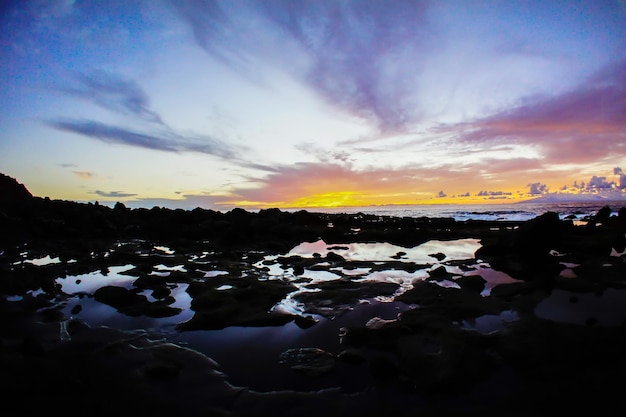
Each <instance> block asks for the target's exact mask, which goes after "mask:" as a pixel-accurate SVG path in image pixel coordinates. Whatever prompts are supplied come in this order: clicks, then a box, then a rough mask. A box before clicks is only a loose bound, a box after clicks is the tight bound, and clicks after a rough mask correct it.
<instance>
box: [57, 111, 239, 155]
mask: <svg viewBox="0 0 626 417" xmlns="http://www.w3.org/2000/svg"><path fill="white" fill-rule="evenodd" d="M47 124H48V125H49V126H51V127H53V128H55V129H57V130H61V131H65V132H72V133H76V134H79V135H82V136H86V137H89V138H93V139H98V140H101V141H103V142H107V143H119V144H124V145H130V146H137V147H141V148H147V149H154V150H160V151H168V152H199V153H204V154H209V155H215V156H218V157H221V158H234V157H235V152H234V150H233V149H231V147H230V146H228V145H226V144H224V143H222V142H220V141H219V140H216V139H213V138H210V137H195V138H193V137H192V138H189V137H183V136H181V135H178V134H176V133H174V132H171V131H169V130H167V131H165V132H163V133H162V134H160V135H153V134H146V133H139V132H134V131H132V130H128V129H124V128H121V127H117V126H112V125H108V124H105V123H100V122H96V121H91V120H53V121H49V122H47Z"/></svg>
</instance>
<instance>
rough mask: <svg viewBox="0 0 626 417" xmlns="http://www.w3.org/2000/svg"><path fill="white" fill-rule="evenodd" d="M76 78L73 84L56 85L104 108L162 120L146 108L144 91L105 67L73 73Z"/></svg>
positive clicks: (153, 119)
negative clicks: (98, 69) (89, 71)
mask: <svg viewBox="0 0 626 417" xmlns="http://www.w3.org/2000/svg"><path fill="white" fill-rule="evenodd" d="M76 81H77V82H78V85H77V86H72V87H60V88H59V89H60V90H61V91H62V92H64V93H66V94H70V95H72V96H75V97H78V98H81V99H83V100H87V101H90V102H92V103H94V104H96V105H98V106H100V107H103V108H106V109H108V110H112V111H115V112H117V113H122V114H130V115H133V116H135V117H139V118H141V119H143V120H145V121H148V122H154V123H158V124H163V121H162V120H161V117H160V116H159V115H158V114H157V113H155V112H154V111H152V110H151V109H150V103H149V99H148V96H147V94H146V93H145V92H144V90H143V89H142V88H141V87H140V86H139V84H137V82H135V81H133V80H129V79H124V78H122V77H121V76H119V75H116V74H112V73H109V72H105V71H96V72H93V73H91V74H82V73H81V74H77V75H76Z"/></svg>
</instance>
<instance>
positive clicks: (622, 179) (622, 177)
mask: <svg viewBox="0 0 626 417" xmlns="http://www.w3.org/2000/svg"><path fill="white" fill-rule="evenodd" d="M613 175H618V176H619V185H618V188H619V189H620V190H624V189H626V173H624V171H622V169H621V168H619V167H617V168H614V169H613Z"/></svg>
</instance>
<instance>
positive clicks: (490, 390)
mask: <svg viewBox="0 0 626 417" xmlns="http://www.w3.org/2000/svg"><path fill="white" fill-rule="evenodd" d="M0 189H1V191H2V192H1V193H0V196H2V197H0V230H2V231H3V232H2V234H1V235H0V272H1V274H2V279H1V280H0V312H1V313H0V321H1V322H2V329H3V333H2V336H1V337H0V342H1V343H0V352H1V358H2V362H1V364H0V365H1V366H2V369H3V372H2V376H1V379H2V384H1V386H0V389H1V390H2V392H3V394H4V396H5V398H7V399H14V400H13V405H14V406H16V407H17V409H19V410H20V412H21V413H22V414H24V413H25V414H31V413H39V412H50V411H51V410H56V409H58V410H59V412H62V413H64V414H66V415H67V414H69V415H78V414H81V415H83V414H85V413H88V414H90V415H103V416H104V415H107V416H108V415H111V414H112V413H115V414H117V415H173V414H177V415H183V416H207V415H216V416H248V415H250V416H252V415H254V416H259V415H272V416H283V415H284V416H287V415H290V416H291V415H294V414H296V415H300V416H314V415H326V416H328V415H363V416H369V415H379V414H381V413H389V412H401V413H403V414H405V415H406V414H407V413H408V414H409V415H435V413H436V414H437V415H440V414H441V413H442V412H445V413H447V415H496V413H497V414H498V415H501V414H505V415H520V416H521V415H530V414H536V413H537V412H541V411H542V410H547V409H551V410H552V409H558V410H559V411H561V412H572V411H581V410H583V409H590V410H595V411H615V410H621V409H623V408H624V406H623V404H622V401H621V395H622V387H623V384H622V383H621V380H622V379H623V377H624V375H626V355H624V352H626V320H625V318H626V314H625V312H624V311H615V316H616V320H614V322H617V324H610V325H606V324H604V323H603V322H602V321H601V320H599V318H598V317H596V316H594V312H593V311H588V312H587V311H583V310H584V309H585V308H586V307H585V304H584V302H583V301H584V300H586V298H587V297H591V298H596V299H597V300H598V301H599V302H600V303H602V302H604V300H605V299H604V298H603V297H605V296H606V295H607V294H612V295H613V296H615V297H618V298H619V297H626V255H625V254H624V250H625V245H626V207H623V208H622V209H620V210H619V211H618V212H611V210H610V209H609V208H608V207H607V208H606V209H603V210H601V211H600V212H598V213H597V214H596V215H595V216H593V217H591V218H589V219H588V221H587V223H586V224H585V225H575V224H574V223H573V222H572V221H571V220H567V219H565V220H560V219H559V217H558V215H557V214H556V213H551V212H548V213H545V214H544V215H541V216H539V217H537V218H535V219H533V220H529V221H526V222H502V221H493V222H489V221H463V222H460V221H454V220H453V219H448V218H395V217H385V216H375V215H366V214H362V213H357V214H324V213H313V212H307V211H304V210H303V211H299V212H295V213H289V212H283V211H281V210H278V209H270V210H261V211H259V212H248V211H245V210H242V209H234V210H231V211H229V212H226V213H221V212H216V211H212V210H203V209H195V210H191V211H184V210H169V209H164V208H153V209H150V210H147V209H132V210H131V209H128V208H126V207H124V205H123V204H117V205H116V206H115V207H114V208H109V207H106V206H102V205H98V204H80V203H74V202H67V201H58V200H50V199H46V198H39V197H34V196H32V195H31V194H30V192H28V190H26V189H25V188H24V187H23V186H22V185H21V184H19V183H17V182H16V181H15V180H13V179H11V178H9V177H6V176H2V177H1V178H0ZM458 239H476V240H477V241H479V242H480V248H479V249H478V250H477V251H476V252H475V254H474V256H473V257H472V258H471V259H464V260H452V259H451V258H450V257H449V254H446V253H445V251H443V252H442V253H432V254H429V256H431V257H432V262H428V263H427V264H421V263H416V262H412V261H411V260H408V259H406V256H405V255H406V253H403V252H400V251H399V252H398V253H396V254H395V255H394V256H391V257H389V259H386V260H384V261H380V260H376V261H373V260H354V259H350V258H348V257H347V256H345V250H344V249H342V248H345V247H346V246H345V245H350V244H354V243H357V242H363V243H372V242H385V243H387V244H391V245H397V246H399V247H402V248H413V247H416V246H418V245H420V244H423V243H426V242H429V241H432V240H438V241H444V242H445V241H455V240H458ZM319 240H321V241H323V242H332V245H333V246H329V247H328V248H327V249H328V250H327V251H326V252H325V254H324V255H322V254H320V253H317V254H314V255H315V256H302V255H295V254H289V251H290V250H291V249H292V248H294V247H295V246H296V245H299V244H301V243H302V242H314V241H319ZM163 248H168V249H169V250H170V252H167V251H165V250H164V249H163ZM342 253H343V254H344V255H342ZM44 257H49V258H50V259H58V262H54V263H50V264H47V265H44V266H40V265H36V264H35V263H33V262H32V261H31V260H32V259H41V258H44ZM479 263H482V264H484V265H488V266H489V267H490V268H492V270H494V271H498V272H499V273H503V274H507V275H508V276H510V277H512V278H513V279H514V280H515V282H511V283H506V284H500V285H495V286H493V288H490V291H489V294H488V295H485V292H484V290H485V288H486V285H487V284H488V279H487V277H486V276H484V275H486V274H485V273H484V271H486V269H481V268H478V267H477V264H479ZM120 265H133V268H132V269H131V270H128V271H126V272H125V274H126V275H127V276H129V277H131V278H132V288H123V287H119V286H103V287H101V288H99V289H97V290H96V291H94V292H93V294H84V295H83V296H84V297H85V298H93V299H94V300H96V301H98V302H100V303H102V304H105V305H108V306H110V307H113V308H115V309H116V310H117V311H118V312H119V313H120V314H123V315H127V316H131V317H150V318H154V319H160V318H165V317H171V316H175V315H176V314H179V313H180V311H179V310H180V309H179V308H177V307H175V304H174V299H173V296H172V291H173V288H175V287H176V286H180V285H185V288H186V290H185V291H186V293H187V294H188V295H189V296H190V297H191V310H193V312H194V314H193V317H192V318H190V319H189V320H186V321H184V322H182V323H178V324H177V326H176V331H177V332H179V333H185V332H191V331H204V330H219V329H225V328H229V327H232V326H243V327H254V328H259V327H280V326H285V325H287V324H289V325H294V324H295V325H296V326H298V328H300V329H302V331H303V332H309V331H311V330H308V329H315V328H316V326H319V325H320V324H319V323H318V321H319V320H320V319H324V318H326V319H329V320H330V319H334V318H335V316H338V315H340V314H341V313H342V311H343V310H342V308H345V309H347V310H349V309H352V308H354V306H355V305H358V304H359V303H360V302H363V301H364V300H374V299H376V297H386V298H393V302H394V303H398V305H404V306H406V308H403V309H402V311H401V312H399V313H398V314H397V317H394V318H381V317H373V318H372V319H370V320H368V321H367V323H365V324H363V325H348V326H346V327H342V328H341V331H340V334H337V335H336V337H337V338H338V344H339V346H340V348H339V349H338V350H337V351H334V352H333V351H328V350H324V349H320V348H319V347H317V346H308V347H302V346H298V347H294V349H290V350H288V351H285V352H284V355H283V356H281V358H280V359H282V361H283V362H284V363H286V365H288V366H290V367H291V369H292V370H293V372H297V373H299V374H302V375H304V376H303V377H305V378H311V379H315V378H320V376H321V375H323V376H324V378H326V380H325V381H327V384H326V386H325V387H323V388H321V389H315V390H309V391H297V390H289V389H281V390H271V391H264V390H260V389H251V388H250V387H246V386H236V385H234V384H232V383H231V382H230V381H229V375H228V374H227V373H224V372H223V370H222V369H221V367H220V364H219V363H217V362H216V361H215V360H214V359H212V358H210V357H208V356H206V355H204V354H201V353H199V352H198V351H195V350H193V349H190V348H187V347H185V346H184V345H181V344H177V343H173V342H171V341H168V340H167V339H166V338H162V337H160V336H159V335H155V334H153V333H151V332H150V331H149V330H147V329H139V330H135V331H122V330H118V329H114V328H111V327H92V326H90V325H88V324H87V323H85V321H84V320H81V311H80V306H78V305H77V306H75V307H74V309H73V310H72V314H71V315H69V316H68V314H67V308H66V307H67V300H68V299H70V297H69V296H68V294H65V293H64V292H63V291H62V290H61V288H60V285H59V284H58V281H57V280H58V279H59V277H69V276H79V275H81V274H88V273H93V272H97V271H101V272H102V273H103V274H105V275H106V273H108V271H110V269H111V268H113V267H116V266H120ZM158 265H167V266H172V267H174V266H179V265H182V266H184V268H183V269H182V270H172V271H169V273H168V274H167V275H159V274H155V271H156V270H157V267H158ZM272 268H278V269H279V270H281V271H285V273H288V274H289V276H290V279H268V276H269V274H270V272H269V271H270V270H271V269H272ZM207 269H211V270H220V271H224V274H223V275H219V276H212V277H211V279H207V278H206V277H207ZM361 270H367V271H368V274H373V273H378V274H383V275H384V274H389V271H393V272H394V273H398V274H400V273H403V274H413V273H416V272H420V271H422V273H423V274H424V277H423V278H420V279H416V280H414V281H413V282H412V283H411V285H410V286H408V287H406V288H403V291H398V290H399V289H400V287H401V284H399V283H398V282H396V281H393V280H388V281H372V280H364V279H362V278H359V275H358V274H357V272H358V271H361ZM312 272H319V273H328V272H334V273H337V274H339V279H336V280H329V281H323V282H316V281H314V280H312V279H311V278H309V277H308V275H309V273H312ZM468 272H469V273H468ZM481 274H482V275H481ZM224 288H226V289H227V290H224ZM302 288H306V291H296V290H297V289H302ZM147 290H149V291H151V294H152V296H151V298H150V299H148V298H147V297H146V296H145V295H143V294H144V292H145V291H147ZM290 294H291V295H293V298H294V300H295V301H296V302H297V303H299V305H302V306H304V308H303V310H301V311H297V312H293V311H285V310H280V309H274V308H273V307H274V306H276V303H277V302H279V301H280V300H284V299H285V297H286V296H289V295H290ZM555 294H559V295H561V296H564V297H565V300H566V306H565V307H563V306H559V308H566V309H568V310H571V311H576V313H577V314H578V315H580V316H582V317H583V318H584V319H583V321H582V323H571V322H563V321H558V320H551V319H547V318H545V317H542V316H541V314H539V313H538V311H539V307H540V306H544V305H545V304H546V303H549V302H551V300H553V297H554V296H555ZM624 299H626V298H624ZM505 314H512V315H514V316H515V317H514V319H512V320H510V321H505V322H503V323H502V324H501V326H500V327H498V328H497V329H496V330H493V331H489V332H481V331H477V330H476V328H472V327H471V326H469V328H468V326H464V325H463V324H467V323H470V324H471V323H476V322H477V321H481V320H483V319H484V318H498V317H501V316H502V315H505ZM620 315H623V316H621V319H620ZM350 372H353V373H354V375H361V373H362V375H365V374H367V375H368V378H370V377H371V379H372V381H374V382H373V383H372V384H367V387H365V388H364V389H362V390H359V391H356V392H347V391H346V390H344V389H342V386H341V380H342V379H341V377H342V376H344V375H343V374H342V375H339V374H340V373H350ZM264 377H265V378H272V375H266V376H264Z"/></svg>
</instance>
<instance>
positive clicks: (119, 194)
mask: <svg viewBox="0 0 626 417" xmlns="http://www.w3.org/2000/svg"><path fill="white" fill-rule="evenodd" d="M94 194H97V195H99V196H101V197H107V198H108V197H111V198H125V197H134V196H136V195H137V194H131V193H125V192H122V191H100V190H96V191H94Z"/></svg>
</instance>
